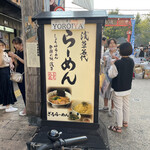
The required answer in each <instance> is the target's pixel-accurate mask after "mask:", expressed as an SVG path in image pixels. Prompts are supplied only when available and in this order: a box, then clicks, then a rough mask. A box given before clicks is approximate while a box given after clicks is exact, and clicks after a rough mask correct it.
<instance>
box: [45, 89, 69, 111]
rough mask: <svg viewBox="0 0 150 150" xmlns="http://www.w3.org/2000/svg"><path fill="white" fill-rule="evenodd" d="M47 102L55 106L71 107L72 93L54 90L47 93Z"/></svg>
mask: <svg viewBox="0 0 150 150" xmlns="http://www.w3.org/2000/svg"><path fill="white" fill-rule="evenodd" d="M47 102H48V103H49V104H50V105H51V107H53V108H60V107H61V108H62V107H69V106H70V104H71V94H70V93H69V92H66V91H63V93H62V92H58V91H57V90H54V91H52V92H49V93H48V94H47Z"/></svg>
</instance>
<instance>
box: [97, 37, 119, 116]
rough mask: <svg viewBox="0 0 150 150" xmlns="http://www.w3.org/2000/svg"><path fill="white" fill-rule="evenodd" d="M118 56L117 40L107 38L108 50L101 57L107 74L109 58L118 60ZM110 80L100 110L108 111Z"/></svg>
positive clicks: (110, 112)
mask: <svg viewBox="0 0 150 150" xmlns="http://www.w3.org/2000/svg"><path fill="white" fill-rule="evenodd" d="M119 57H120V55H119V53H118V51H117V42H116V40H115V39H109V40H108V50H106V52H105V53H104V56H103V59H104V63H105V68H104V70H105V73H106V74H108V70H109V68H110V66H111V60H112V59H116V60H118V59H119ZM110 97H111V81H110V84H109V86H108V88H107V91H106V93H105V96H104V107H103V108H102V109H100V111H109V107H108V100H109V99H111V98H110ZM113 108H114V105H113V100H112V101H111V109H110V111H109V116H110V117H111V116H112V114H113Z"/></svg>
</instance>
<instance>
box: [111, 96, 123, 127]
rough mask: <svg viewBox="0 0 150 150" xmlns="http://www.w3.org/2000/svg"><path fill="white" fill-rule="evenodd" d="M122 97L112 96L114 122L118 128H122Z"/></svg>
mask: <svg viewBox="0 0 150 150" xmlns="http://www.w3.org/2000/svg"><path fill="white" fill-rule="evenodd" d="M122 99H123V98H122V97H121V96H116V95H115V94H114V100H113V101H114V111H115V120H116V123H117V126H118V127H120V128H121V127H122V122H123V111H122V107H123V102H122Z"/></svg>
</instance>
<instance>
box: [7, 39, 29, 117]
mask: <svg viewBox="0 0 150 150" xmlns="http://www.w3.org/2000/svg"><path fill="white" fill-rule="evenodd" d="M13 41H14V43H13V44H14V46H15V48H16V50H17V51H16V53H13V52H10V53H9V56H11V57H12V58H13V59H16V61H17V67H16V72H19V73H21V74H23V81H22V83H18V87H19V89H20V92H21V94H22V97H23V100H24V104H25V106H26V97H25V79H24V53H23V43H22V40H21V38H19V37H16V38H15V39H14V40H13ZM19 115H20V116H25V115H26V109H24V110H23V111H21V112H20V113H19Z"/></svg>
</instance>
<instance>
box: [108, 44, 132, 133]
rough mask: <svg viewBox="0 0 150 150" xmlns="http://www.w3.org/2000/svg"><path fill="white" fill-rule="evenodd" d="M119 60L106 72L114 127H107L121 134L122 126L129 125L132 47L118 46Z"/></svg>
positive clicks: (127, 45)
mask: <svg viewBox="0 0 150 150" xmlns="http://www.w3.org/2000/svg"><path fill="white" fill-rule="evenodd" d="M119 53H120V55H121V57H122V58H121V59H120V60H117V61H115V62H112V65H111V67H110V69H109V71H108V74H109V77H110V78H112V88H113V90H114V92H113V100H114V109H115V118H116V120H115V122H116V125H115V126H109V127H108V129H110V130H112V131H114V132H118V133H121V132H122V130H121V128H122V126H124V127H128V123H129V96H130V93H131V86H132V75H133V68H134V61H133V59H132V58H130V57H129V55H131V54H132V46H131V44H130V43H128V42H126V43H123V44H121V45H120V51H119Z"/></svg>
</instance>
